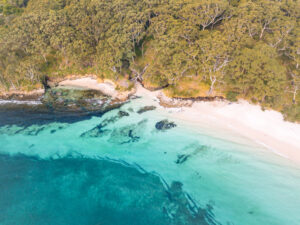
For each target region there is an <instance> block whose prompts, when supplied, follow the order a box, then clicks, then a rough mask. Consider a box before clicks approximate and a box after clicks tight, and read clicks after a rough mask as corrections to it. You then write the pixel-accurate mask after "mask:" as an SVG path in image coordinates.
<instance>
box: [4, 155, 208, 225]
mask: <svg viewBox="0 0 300 225" xmlns="http://www.w3.org/2000/svg"><path fill="white" fill-rule="evenodd" d="M0 191H1V195H0V212H1V213H0V224H3V225H4V224H5V225H6V224H7V225H8V224H24V225H25V224H40V225H46V224H47V225H48V224H49V225H52V224H57V225H60V224H61V225H63V224H73V225H76V224H78V225H83V224H95V225H96V224H103V225H106V224H120V225H121V224H124V225H129V224H131V225H138V224H157V225H161V224H208V222H206V219H207V221H210V220H209V218H210V216H211V215H210V213H211V212H210V211H209V208H208V209H204V210H202V209H199V208H193V207H192V205H191V204H190V203H189V202H188V200H187V197H186V195H185V194H184V193H183V191H182V188H181V184H180V183H179V182H174V183H173V184H172V185H171V186H170V187H169V188H167V189H166V188H165V187H164V186H163V184H162V182H161V180H160V178H159V177H157V176H155V175H153V174H150V173H141V172H139V171H138V170H137V169H135V168H133V167H131V166H125V165H122V164H120V163H116V162H112V161H108V160H103V159H98V160H96V159H85V158H72V157H65V158H61V159H56V160H42V159H39V158H37V157H28V156H24V155H17V156H13V157H11V156H8V155H0ZM168 213H171V214H172V215H168ZM211 224H212V223H211Z"/></svg>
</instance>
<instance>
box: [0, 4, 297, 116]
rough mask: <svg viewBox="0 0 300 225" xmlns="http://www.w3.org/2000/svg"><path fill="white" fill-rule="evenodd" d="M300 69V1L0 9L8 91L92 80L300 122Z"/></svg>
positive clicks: (2, 79)
mask: <svg viewBox="0 0 300 225" xmlns="http://www.w3.org/2000/svg"><path fill="white" fill-rule="evenodd" d="M299 64H300V2H299V0H284V1H279V0H201V1H199V0H0V87H1V89H2V90H5V89H6V90H9V89H17V90H32V89H35V88H38V87H40V86H41V81H42V80H43V79H44V77H45V76H47V77H50V78H57V77H64V76H66V75H70V74H78V75H80V74H82V75H83V74H94V75H97V76H98V77H99V78H100V79H103V78H109V79H111V80H114V81H115V82H116V83H118V82H119V81H121V80H124V79H127V80H128V81H129V82H135V81H140V82H142V83H143V84H144V86H145V87H146V88H149V89H159V88H164V92H165V93H166V94H167V95H168V96H170V97H180V98H189V97H199V96H223V97H226V98H227V99H229V100H231V101H236V100H237V99H239V98H243V99H247V100H249V101H251V102H254V103H260V104H261V105H262V106H263V107H265V108H273V109H275V110H278V111H281V112H283V113H284V115H285V117H286V119H288V120H292V121H300V72H299V69H300V68H299V67H300V66H299Z"/></svg>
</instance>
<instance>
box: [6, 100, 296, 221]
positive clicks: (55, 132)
mask: <svg viewBox="0 0 300 225" xmlns="http://www.w3.org/2000/svg"><path fill="white" fill-rule="evenodd" d="M149 104H150V105H152V104H153V105H155V106H157V109H156V110H153V111H147V112H144V113H142V114H140V113H138V112H139V110H140V109H141V107H143V106H147V105H148V106H149ZM166 119H167V120H169V121H170V122H172V123H171V124H172V126H170V128H171V129H169V130H165V131H161V130H158V129H157V126H156V124H157V122H159V121H164V120H166ZM173 125H175V126H173ZM215 133H217V131H216V132H215ZM227 136H229V134H228V135H227ZM299 190H300V169H299V167H297V166H294V165H292V164H290V163H289V162H288V161H286V160H285V159H284V158H280V157H279V156H276V155H273V154H272V153H270V152H269V151H266V150H265V149H260V148H259V147H258V146H257V145H253V144H252V142H251V144H250V143H249V142H248V141H244V140H242V139H241V138H236V137H230V139H227V137H226V138H225V137H223V136H217V135H214V132H213V133H212V131H208V130H206V128H201V127H198V126H192V125H190V124H187V123H186V122H185V121H182V120H180V119H176V118H175V117H173V116H172V112H169V111H168V110H165V109H162V108H159V106H158V104H157V102H155V101H152V100H151V101H150V100H147V101H146V100H145V99H142V98H140V99H135V100H133V101H131V102H130V103H128V104H125V105H124V106H122V107H121V108H120V109H115V110H112V111H110V112H107V113H105V114H101V113H97V112H93V113H92V114H89V113H81V114H76V113H54V112H51V111H48V110H47V109H45V108H43V107H41V106H39V105H37V106H27V107H24V106H8V105H0V225H46V224H47V225H53V224H55V225H77V224H78V225H98V224H99V225H169V224H170V225H173V224H174V225H194V224H197V225H215V224H218V225H219V224H222V225H286V224H288V225H298V224H300V214H299V211H300V191H299Z"/></svg>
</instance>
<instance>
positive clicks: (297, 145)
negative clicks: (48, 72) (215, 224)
mask: <svg viewBox="0 0 300 225" xmlns="http://www.w3.org/2000/svg"><path fill="white" fill-rule="evenodd" d="M58 85H59V86H73V87H79V88H86V89H92V90H97V91H100V92H102V93H103V94H105V95H108V96H110V97H112V98H114V99H118V100H120V99H121V100H128V98H129V97H130V96H132V95H134V94H135V95H137V96H141V97H146V98H148V99H152V100H153V101H156V102H159V105H160V106H161V107H162V108H179V110H176V111H174V112H173V113H172V115H171V117H174V118H177V119H180V120H182V121H185V122H187V123H189V124H191V125H192V126H196V127H206V128H209V129H214V130H220V131H222V132H223V133H227V132H229V133H235V134H236V135H238V136H242V137H245V138H247V139H248V140H251V141H252V142H254V143H256V144H258V145H259V146H262V147H263V148H264V149H267V150H269V151H271V152H273V153H274V154H277V155H279V156H280V157H284V158H287V159H289V160H291V161H293V162H296V163H300V124H296V123H291V122H287V121H284V119H283V116H282V114H281V113H279V112H276V111H273V110H265V111H263V110H262V109H261V108H260V106H259V105H252V104H249V103H248V102H246V101H239V102H238V103H230V102H227V101H223V100H221V99H220V100H221V101H218V100H215V101H193V100H192V99H188V100H182V99H174V98H168V97H166V96H165V95H164V94H163V92H162V91H161V90H157V91H149V90H147V89H145V88H144V87H142V85H140V84H136V87H135V88H134V89H133V90H132V91H126V92H120V91H117V90H116V85H115V84H114V83H113V82H112V81H109V80H105V81H104V82H101V83H100V82H98V81H97V79H95V78H94V77H91V76H86V77H81V78H75V79H67V80H64V81H60V82H58ZM32 93H33V94H34V95H36V93H38V94H39V95H38V96H40V95H41V94H42V93H43V92H41V90H38V91H34V92H31V93H30V94H32ZM18 94H20V95H22V93H19V92H18ZM2 95H3V94H2ZM23 95H24V93H23ZM153 101H152V102H153ZM12 102H14V101H12Z"/></svg>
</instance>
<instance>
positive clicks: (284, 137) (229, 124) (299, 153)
mask: <svg viewBox="0 0 300 225" xmlns="http://www.w3.org/2000/svg"><path fill="white" fill-rule="evenodd" d="M137 95H139V96H147V97H148V98H153V99H157V97H158V96H159V95H161V92H160V91H156V92H150V91H148V90H146V89H144V88H143V87H141V86H140V85H138V88H137ZM172 117H175V118H178V119H181V120H184V121H186V122H188V123H190V124H193V126H199V127H203V126H205V127H210V128H212V129H218V130H219V129H222V131H223V133H224V132H225V133H226V132H231V133H232V132H234V133H236V134H238V135H241V136H243V137H245V138H247V139H249V140H251V141H254V142H255V143H257V144H259V145H261V146H262V147H264V148H265V149H266V150H269V151H272V152H273V153H275V154H277V155H280V156H281V157H284V158H288V159H289V160H291V161H294V162H296V163H297V164H298V163H300V124H296V123H291V122H287V121H284V119H283V116H282V114H281V113H279V112H276V111H273V110H265V111H263V110H262V109H261V107H260V106H258V105H252V104H249V103H248V102H246V101H240V102H238V103H229V102H226V101H214V102H196V103H194V104H193V105H192V106H191V107H183V108H182V110H176V111H174V112H173V113H172Z"/></svg>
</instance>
